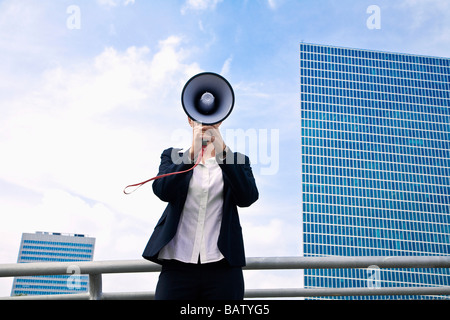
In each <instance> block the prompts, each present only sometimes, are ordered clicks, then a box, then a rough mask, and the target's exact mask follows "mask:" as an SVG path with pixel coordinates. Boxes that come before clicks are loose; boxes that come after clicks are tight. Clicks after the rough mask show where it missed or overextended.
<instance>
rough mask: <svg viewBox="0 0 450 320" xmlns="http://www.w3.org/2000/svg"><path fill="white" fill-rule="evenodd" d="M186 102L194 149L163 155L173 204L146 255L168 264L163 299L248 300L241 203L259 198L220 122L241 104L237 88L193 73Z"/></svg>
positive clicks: (163, 192) (164, 188) (161, 193)
mask: <svg viewBox="0 0 450 320" xmlns="http://www.w3.org/2000/svg"><path fill="white" fill-rule="evenodd" d="M182 105H183V108H184V111H185V112H186V113H187V115H188V121H189V125H190V126H191V127H192V132H193V139H192V145H191V147H190V149H189V150H187V151H184V152H182V151H181V149H174V148H169V149H167V150H165V151H164V152H163V153H162V155H161V164H160V167H159V174H158V177H155V178H154V179H151V180H153V192H154V193H155V194H156V196H158V197H159V198H160V199H161V200H162V201H165V202H167V203H168V204H167V207H166V209H165V210H164V212H163V214H162V216H161V218H160V219H159V221H158V223H157V225H156V227H155V229H154V231H153V234H152V235H151V237H150V240H149V241H148V244H147V246H146V248H145V250H144V253H143V257H144V258H145V259H148V260H150V261H153V262H156V263H159V264H161V265H162V270H161V274H160V276H159V280H158V284H157V287H156V292H155V299H157V300H196V299H201V300H242V299H243V297H244V279H243V274H242V267H243V266H245V253H244V243H243V236H242V230H241V225H240V222H239V214H238V209H237V207H248V206H250V205H251V204H252V203H254V202H255V201H256V200H257V199H258V189H257V187H256V183H255V179H254V177H253V173H252V169H251V166H250V160H249V158H248V157H247V156H245V155H243V154H240V153H236V152H232V151H231V150H230V148H229V147H228V146H226V144H225V142H224V141H223V138H222V135H221V133H220V130H219V126H220V124H221V123H222V121H223V120H224V119H225V118H226V117H228V115H229V114H230V113H231V111H232V109H233V106H234V93H233V90H232V88H231V85H230V84H229V83H228V81H227V80H225V79H224V78H223V77H221V76H219V75H217V74H215V73H201V74H198V75H196V76H194V77H193V78H191V79H190V80H189V81H188V82H187V83H186V85H185V87H184V89H183V92H182Z"/></svg>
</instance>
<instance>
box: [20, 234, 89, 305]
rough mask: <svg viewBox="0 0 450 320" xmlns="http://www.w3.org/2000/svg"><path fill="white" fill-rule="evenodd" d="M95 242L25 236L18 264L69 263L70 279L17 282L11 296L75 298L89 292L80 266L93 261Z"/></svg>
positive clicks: (38, 278)
mask: <svg viewBox="0 0 450 320" xmlns="http://www.w3.org/2000/svg"><path fill="white" fill-rule="evenodd" d="M94 246H95V238H91V237H87V236H85V235H82V234H61V233H56V232H36V233H23V234H22V241H21V244H20V250H19V257H18V259H17V263H30V262H67V261H73V262H74V264H73V266H71V267H70V268H69V269H68V270H67V275H52V276H31V277H16V278H14V282H13V286H12V291H11V296H16V295H53V294H72V293H82V292H87V291H88V283H89V281H88V276H84V275H79V273H78V270H79V268H78V267H77V265H76V262H79V261H92V259H93V257H94Z"/></svg>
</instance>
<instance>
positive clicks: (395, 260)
mask: <svg viewBox="0 0 450 320" xmlns="http://www.w3.org/2000/svg"><path fill="white" fill-rule="evenodd" d="M74 266H76V268H77V273H78V274H87V275H89V292H88V293H81V294H69V295H57V296H46V297H45V296H41V297H37V296H29V297H18V298H22V299H36V298H38V299H82V300H83V299H95V300H97V299H108V300H109V299H132V298H149V299H151V298H152V297H153V296H154V293H152V292H144V293H142V292H141V293H131V292H130V293H103V292H102V277H101V275H102V274H111V273H140V272H159V271H160V270H161V266H160V265H158V264H156V263H153V262H150V261H147V260H144V259H140V260H115V261H114V260H112V261H73V262H32V263H16V264H0V277H20V276H40V275H63V274H71V273H72V271H69V270H73V267H74ZM369 267H378V268H380V269H382V268H450V256H396V257H363V256H360V257H336V256H334V257H253V258H247V265H246V267H244V270H269V269H275V270H283V269H284V270H287V269H290V270H292V269H336V268H337V269H341V268H342V269H353V268H369ZM416 294H417V295H422V294H425V295H450V286H435V287H412V288H411V287H401V288H377V289H376V290H373V288H341V289H328V288H324V289H303V288H293V289H287V288H286V289H247V290H246V295H245V296H246V298H249V297H250V298H253V297H256V298H258V297H259V298H260V297H309V296H334V295H350V296H353V295H416Z"/></svg>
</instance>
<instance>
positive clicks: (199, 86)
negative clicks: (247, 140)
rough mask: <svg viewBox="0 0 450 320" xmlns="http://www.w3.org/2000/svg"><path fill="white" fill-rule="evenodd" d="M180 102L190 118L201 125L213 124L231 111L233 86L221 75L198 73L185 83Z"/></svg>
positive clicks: (224, 117) (223, 118)
mask: <svg viewBox="0 0 450 320" xmlns="http://www.w3.org/2000/svg"><path fill="white" fill-rule="evenodd" d="M181 104H182V105H183V109H184V112H186V114H187V115H188V116H189V117H190V118H191V119H192V120H195V121H197V122H200V123H202V124H203V125H214V124H216V123H219V122H222V121H223V120H225V119H226V118H227V117H228V116H229V115H230V113H231V111H233V107H234V92H233V88H232V87H231V85H230V83H229V82H228V81H227V80H226V79H225V78H224V77H222V76H221V75H218V74H216V73H213V72H203V73H199V74H197V75H195V76H193V77H192V78H191V79H190V80H189V81H188V82H187V83H186V84H185V86H184V88H183V92H182V93H181Z"/></svg>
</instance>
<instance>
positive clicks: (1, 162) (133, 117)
mask: <svg viewBox="0 0 450 320" xmlns="http://www.w3.org/2000/svg"><path fill="white" fill-rule="evenodd" d="M373 8H375V11H374V10H373ZM301 42H306V43H314V44H323V45H332V46H342V47H350V48H361V49H371V50H379V51H390V52H400V53H411V54H419V55H427V56H439V57H450V1H448V0H394V1H392V0H370V1H366V0H339V1H337V0H320V1H314V0H242V1H238V0H166V1H156V0H155V1H143V0H95V1H94V0H58V1H56V0H40V1H35V0H2V1H0V148H1V156H0V214H1V217H2V223H1V224H0V264H8V263H16V262H17V256H18V250H19V246H20V240H21V236H22V233H34V232H36V231H48V232H62V233H71V234H73V233H76V234H86V235H88V236H92V237H95V238H96V247H95V254H94V260H97V261H102V260H128V259H141V254H142V252H143V250H144V248H145V245H146V243H147V241H148V238H149V237H150V235H151V233H152V231H153V228H154V226H155V224H156V222H157V221H158V219H159V217H160V215H161V214H162V211H163V210H164V208H165V205H166V204H165V203H163V202H161V201H160V200H159V199H158V198H157V197H156V196H155V195H154V194H153V192H152V189H151V185H150V184H148V185H145V186H144V187H142V188H140V189H138V191H136V192H135V193H133V194H131V195H124V194H123V193H122V190H123V189H124V187H125V186H127V185H129V184H132V183H137V182H140V181H143V180H146V179H149V178H151V177H153V176H155V175H156V174H157V170H158V166H159V160H160V158H159V157H160V154H161V152H162V151H163V150H164V149H166V148H168V147H181V148H187V147H189V145H190V143H191V138H192V137H191V135H192V133H191V130H190V127H189V124H188V122H187V118H186V114H185V113H184V112H183V111H182V107H181V102H180V101H181V91H182V89H183V86H184V84H185V83H186V82H187V81H188V80H189V79H190V78H191V77H192V76H194V75H196V74H197V73H200V72H204V71H210V72H216V73H219V74H221V75H222V76H224V77H225V78H226V79H227V80H228V81H229V82H230V83H231V85H232V86H233V89H234V92H235V96H236V103H235V107H234V110H233V112H232V114H231V115H230V117H229V118H227V119H226V121H225V122H224V123H223V124H222V126H221V132H222V135H223V137H224V140H225V142H226V143H227V145H229V146H230V148H231V149H232V150H233V151H239V152H243V153H246V154H248V155H249V156H250V158H251V161H252V167H253V173H254V175H255V179H256V182H257V185H258V188H259V193H260V198H259V200H258V201H257V202H256V203H255V204H253V205H252V206H251V207H249V208H242V209H239V212H240V218H241V224H242V227H243V234H244V241H245V249H246V254H247V257H271V256H300V255H301V254H302V251H301V228H302V226H301V214H300V213H301V212H300V209H301V208H300V200H301V158H300V157H301V141H300V93H299V44H300V43H301ZM245 277H246V278H245V279H246V287H247V288H283V287H299V286H301V285H302V277H301V272H298V271H261V272H259V271H258V272H256V271H248V272H245ZM156 278H157V274H130V275H105V276H104V279H103V289H104V291H105V292H113V291H153V290H154V287H155V284H156ZM11 285H12V278H5V279H0V296H8V295H9V294H10V292H11Z"/></svg>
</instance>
